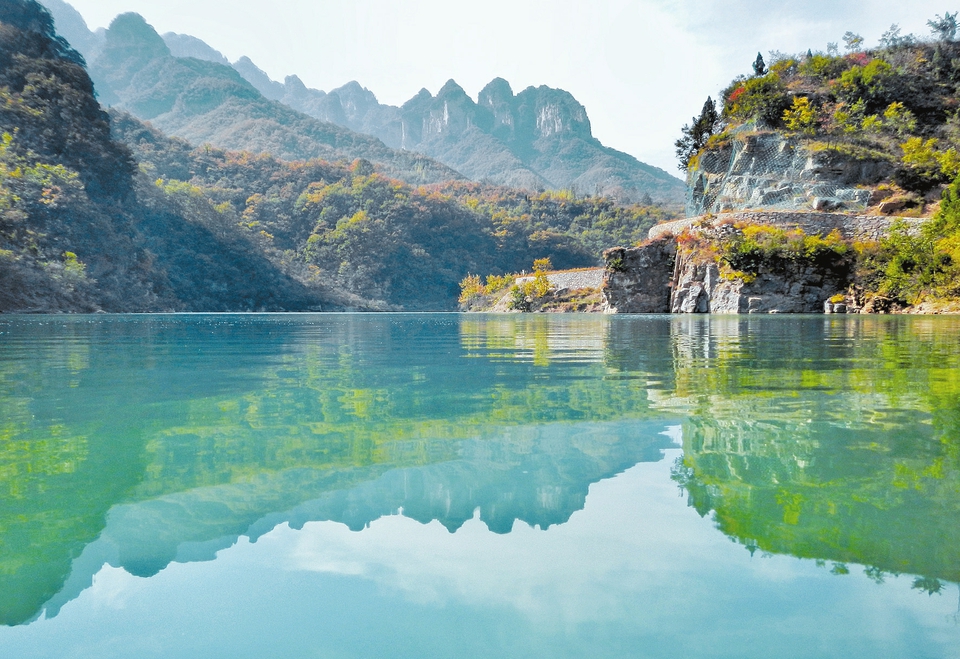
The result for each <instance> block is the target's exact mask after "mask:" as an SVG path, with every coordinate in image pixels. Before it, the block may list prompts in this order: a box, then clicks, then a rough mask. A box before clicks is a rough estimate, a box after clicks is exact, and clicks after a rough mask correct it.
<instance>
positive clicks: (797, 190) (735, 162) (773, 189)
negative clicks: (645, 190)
mask: <svg viewBox="0 0 960 659" xmlns="http://www.w3.org/2000/svg"><path fill="white" fill-rule="evenodd" d="M891 169H892V165H891V164H890V163H888V162H887V161H885V160H879V159H876V160H871V159H862V158H854V157H852V156H849V155H844V154H842V153H840V152H838V151H836V150H832V149H826V148H824V149H821V150H815V147H814V148H811V147H809V146H804V145H801V144H800V143H799V142H796V141H794V140H791V139H789V138H785V137H783V136H782V135H780V134H778V133H774V132H745V131H743V132H739V133H734V134H733V135H732V136H731V137H730V138H729V139H728V140H727V141H726V143H724V144H722V145H721V146H719V147H717V148H713V149H709V150H706V151H704V152H702V153H701V154H700V155H699V156H698V157H696V158H694V159H693V160H692V161H691V163H690V168H689V170H688V174H687V215H689V216H691V217H693V216H697V215H703V214H706V213H720V212H724V211H736V210H756V209H779V210H807V211H835V210H842V211H858V210H864V209H866V207H867V206H868V205H869V203H870V201H871V192H870V190H866V189H861V188H859V187H857V186H862V185H869V184H874V183H878V182H879V181H881V180H882V179H884V178H885V177H887V176H889V175H890V173H891Z"/></svg>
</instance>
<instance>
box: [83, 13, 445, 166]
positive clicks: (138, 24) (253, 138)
mask: <svg viewBox="0 0 960 659" xmlns="http://www.w3.org/2000/svg"><path fill="white" fill-rule="evenodd" d="M170 40H171V41H176V42H178V48H181V47H187V46H189V47H190V48H191V49H194V50H197V49H199V47H198V46H197V44H196V43H194V42H192V41H189V42H184V40H183V39H173V38H171V39H170ZM185 44H186V45H185ZM209 55H210V53H207V56H209ZM251 66H252V64H251ZM241 68H243V67H242V66H241ZM254 68H255V67H254ZM249 69H250V67H247V69H246V70H247V72H248V74H249V73H250V71H249ZM90 70H91V76H92V77H93V79H94V81H95V83H96V87H97V90H98V92H99V95H100V98H101V100H103V101H104V102H106V103H108V104H110V105H113V106H116V107H119V108H122V109H125V110H128V111H130V112H132V113H133V114H134V115H136V116H138V117H140V118H141V119H146V120H149V121H150V122H151V123H152V124H153V125H155V126H157V127H158V128H160V129H161V130H163V131H164V132H166V133H168V134H171V135H176V136H178V137H182V138H184V139H186V140H188V141H190V142H193V143H195V144H202V143H210V144H212V145H214V146H218V147H221V148H226V149H235V150H248V151H258V152H269V153H272V154H274V155H276V156H278V157H280V158H283V159H287V160H304V159H310V158H324V159H326V160H344V159H345V160H348V161H349V160H354V159H356V158H366V159H368V160H371V161H373V162H375V163H378V164H379V165H381V166H382V168H383V171H384V172H385V173H387V174H389V175H390V176H394V177H397V178H401V179H404V180H407V181H410V182H413V183H431V182H439V181H444V180H452V179H459V178H462V176H461V175H460V174H458V173H457V172H455V171H454V170H452V169H450V168H449V167H446V166H443V165H441V164H439V163H437V162H434V161H432V160H430V159H429V158H426V157H423V156H421V155H418V154H413V153H406V152H401V151H396V150H394V149H390V148H388V147H387V146H385V145H384V144H383V143H382V142H381V141H379V140H377V139H376V138H373V137H370V136H368V135H361V134H358V133H355V132H353V131H350V130H348V129H345V128H343V127H341V126H337V125H334V124H329V123H325V122H321V121H318V120H316V119H314V118H312V117H309V116H307V115H304V114H301V113H299V112H296V111H294V110H292V109H291V108H289V107H287V106H285V105H283V104H281V103H278V102H275V101H271V100H269V99H267V98H265V97H264V96H263V95H262V94H261V93H260V91H258V90H257V89H256V87H255V86H254V85H252V84H251V83H249V82H248V81H247V80H245V79H244V78H243V77H242V76H241V75H240V74H239V73H238V72H237V71H236V70H234V68H231V67H229V66H225V65H224V64H221V63H218V62H216V61H210V60H209V59H206V60H201V59H196V58H191V57H187V58H179V57H174V56H173V55H172V54H171V51H170V47H169V46H168V45H167V44H166V42H165V41H164V39H163V38H162V37H161V36H160V35H159V34H157V32H156V31H155V30H154V29H153V28H152V27H151V26H150V25H148V24H147V23H146V22H145V21H144V20H143V18H142V17H140V16H139V15H137V14H122V15H120V16H118V17H117V18H116V19H114V21H113V22H112V23H111V25H110V28H109V29H108V30H107V32H106V34H105V35H104V44H103V47H102V48H101V50H100V51H99V53H98V54H97V57H96V59H94V60H93V61H92V62H91V63H90Z"/></svg>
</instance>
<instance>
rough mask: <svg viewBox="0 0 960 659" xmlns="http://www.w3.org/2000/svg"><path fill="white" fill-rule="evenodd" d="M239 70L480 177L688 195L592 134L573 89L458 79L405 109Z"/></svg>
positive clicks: (340, 119) (612, 192) (288, 97)
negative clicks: (476, 89) (471, 90)
mask: <svg viewBox="0 0 960 659" xmlns="http://www.w3.org/2000/svg"><path fill="white" fill-rule="evenodd" d="M239 64H240V63H239V62H238V63H237V64H235V65H234V68H236V69H237V71H239V72H240V74H241V75H243V76H244V77H245V78H246V79H247V80H248V81H250V82H251V84H253V85H255V86H257V88H258V89H260V90H261V91H262V92H263V93H264V94H267V93H269V94H272V97H274V98H277V99H278V100H280V101H281V102H282V103H284V104H286V105H289V106H290V107H292V108H295V109H297V110H299V111H301V112H304V113H306V114H309V115H311V116H313V117H317V118H318V119H322V120H323V121H329V122H332V123H336V124H339V125H341V126H346V127H348V128H350V129H351V130H355V131H358V132H361V133H366V134H369V135H374V136H376V137H378V138H380V139H381V140H382V141H383V142H384V143H385V144H386V145H388V146H391V147H394V148H400V149H406V150H410V151H418V152H420V153H424V154H426V155H428V156H430V157H431V158H435V159H436V160H439V161H440V162H442V163H444V164H446V165H449V166H450V167H453V168H454V169H456V170H457V171H459V172H461V173H462V174H464V175H466V176H467V177H469V178H470V179H473V180H475V181H485V182H489V183H493V184H496V185H507V186H512V187H521V188H526V189H530V190H536V189H545V188H546V189H553V190H560V189H572V190H574V191H575V192H577V193H580V194H603V195H606V196H612V197H614V198H617V199H620V200H621V201H639V200H641V199H644V198H645V197H646V195H649V196H650V197H651V198H653V199H656V200H658V201H662V202H667V203H671V202H677V201H679V200H680V199H682V197H683V194H684V186H683V183H682V182H681V181H679V180H678V179H676V178H675V177H673V176H672V175H670V174H668V173H666V172H664V171H663V170H660V169H657V168H656V167H651V166H650V165H646V164H644V163H642V162H640V161H639V160H637V159H636V158H634V157H633V156H630V155H628V154H626V153H623V152H620V151H617V150H615V149H611V148H609V147H606V146H604V145H603V144H601V143H600V141H599V140H597V139H596V138H595V137H593V132H592V129H591V126H590V120H589V118H588V117H587V111H586V108H584V107H583V105H581V104H580V103H579V102H578V101H577V100H576V99H575V98H574V97H573V96H572V95H571V94H570V93H568V92H566V91H563V90H562V89H553V88H551V87H546V86H540V87H528V88H527V89H524V90H523V91H521V92H519V93H518V94H514V92H513V89H512V88H511V87H510V84H509V83H508V82H507V81H506V80H503V79H502V78H496V79H495V80H493V81H491V82H490V83H489V84H488V85H487V86H486V87H484V88H483V90H481V92H480V94H479V96H478V99H477V101H474V100H473V99H472V98H470V97H469V96H468V95H467V93H466V92H465V91H464V90H463V88H462V87H460V86H459V85H458V84H457V83H456V82H455V81H453V80H450V81H448V82H447V83H446V84H445V85H444V86H443V87H442V88H441V89H440V91H439V92H437V94H436V96H434V95H432V94H431V93H430V92H429V91H427V90H426V89H422V90H420V92H419V93H418V94H417V95H416V96H414V97H413V98H411V99H410V100H409V101H407V102H406V103H404V104H403V105H402V106H400V107H396V106H391V105H383V104H381V103H380V102H379V101H378V100H377V98H376V96H375V95H374V94H373V92H371V91H370V90H368V89H366V88H364V87H362V86H361V85H360V84H359V83H357V82H355V81H354V82H349V83H347V84H346V85H344V86H343V87H340V88H338V89H335V90H333V91H331V92H329V93H325V92H322V91H319V90H316V89H310V88H308V87H306V85H304V84H303V82H302V81H301V80H300V79H299V78H298V77H296V76H289V77H287V78H286V79H285V81H284V82H283V83H282V84H281V83H279V82H276V81H273V80H270V79H269V77H268V76H267V75H266V74H265V73H264V72H263V71H261V70H260V69H258V68H256V67H255V66H253V65H252V62H250V61H249V60H246V62H244V63H243V65H242V66H240V65H239Z"/></svg>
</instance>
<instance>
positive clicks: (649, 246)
mask: <svg viewBox="0 0 960 659" xmlns="http://www.w3.org/2000/svg"><path fill="white" fill-rule="evenodd" d="M676 255H677V244H676V241H674V240H673V239H672V238H668V239H663V240H654V241H650V242H648V243H646V244H645V245H641V246H640V247H632V248H625V247H614V248H613V249H608V250H607V251H605V252H604V253H603V258H604V261H605V262H606V270H605V272H604V278H603V287H602V289H601V292H602V294H603V311H604V312H605V313H668V312H669V311H670V291H671V285H672V283H673V271H674V263H675V261H676Z"/></svg>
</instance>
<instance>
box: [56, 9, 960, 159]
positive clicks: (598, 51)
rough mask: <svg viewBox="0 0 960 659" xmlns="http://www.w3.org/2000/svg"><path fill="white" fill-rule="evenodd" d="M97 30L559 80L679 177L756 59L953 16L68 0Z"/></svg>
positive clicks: (379, 80) (320, 62) (261, 60)
mask: <svg viewBox="0 0 960 659" xmlns="http://www.w3.org/2000/svg"><path fill="white" fill-rule="evenodd" d="M67 1H68V2H70V4H72V5H73V6H74V7H75V8H76V9H77V10H78V11H79V12H80V13H81V14H82V15H83V17H84V19H85V20H86V22H87V25H88V26H89V27H90V28H91V29H96V28H98V27H106V26H107V25H109V23H110V21H111V20H112V19H113V18H114V17H115V16H116V15H117V14H120V13H123V12H127V11H134V12H137V13H139V14H141V15H142V16H143V17H144V18H145V19H146V20H147V22H148V23H150V24H151V25H153V26H154V28H156V30H157V31H158V32H160V33H161V34H163V33H164V32H179V33H183V34H190V35H193V36H195V37H198V38H200V39H202V40H203V41H205V42H207V43H208V44H210V45H211V46H213V47H214V48H216V49H217V50H219V51H220V52H222V53H223V54H224V55H225V56H226V57H227V58H228V59H229V60H230V61H236V60H237V59H239V58H240V57H241V56H242V55H247V56H249V57H250V59H252V60H253V61H254V62H255V63H256V64H257V66H259V67H260V68H261V69H263V70H264V71H266V72H267V73H268V74H269V75H270V77H272V78H273V79H275V80H280V81H283V79H284V77H285V76H287V75H290V74H297V75H298V76H300V78H301V79H302V80H303V81H304V83H306V84H307V86H309V87H315V88H317V89H323V90H330V89H332V88H334V87H339V86H341V85H343V84H344V83H346V82H349V81H350V80H357V81H358V82H360V84H362V85H363V86H364V87H367V88H368V89H370V90H371V91H373V92H374V93H375V94H376V95H377V98H378V99H379V100H380V102H382V103H390V104H394V105H399V104H401V103H403V102H404V101H406V100H408V99H409V98H410V97H412V96H413V95H414V94H416V93H417V91H419V90H420V88H422V87H426V88H427V89H429V90H430V91H431V92H433V93H436V91H437V90H438V89H439V88H440V87H441V86H442V85H443V83H444V82H446V81H447V80H448V79H450V78H453V79H455V80H456V81H457V82H458V83H460V85H461V86H462V87H463V88H464V89H465V90H466V91H467V93H469V94H471V95H472V96H473V97H474V98H476V94H477V92H479V90H480V89H481V88H482V87H483V86H484V85H485V84H486V83H487V82H489V81H490V80H491V79H493V78H495V77H497V76H499V77H502V78H505V79H507V80H508V81H509V82H510V84H511V85H512V86H513V88H514V91H519V90H521V89H523V88H524V87H527V86H529V85H549V86H551V87H559V88H562V89H565V90H567V91H569V92H570V93H571V94H573V95H574V96H575V97H576V98H577V100H579V101H580V102H581V103H583V104H584V105H585V106H586V108H587V112H588V114H589V116H590V120H591V122H592V124H593V130H594V135H596V137H597V138H599V139H600V141H602V142H603V143H604V144H606V145H607V146H611V147H613V148H615V149H620V150H621V151H626V152H627V153H630V154H632V155H634V156H636V157H637V158H639V159H640V160H643V161H644V162H647V163H650V164H651V165H655V166H657V167H661V168H663V169H665V170H667V171H669V172H671V173H672V174H678V173H679V172H678V171H677V168H676V160H675V158H674V156H673V142H674V140H676V139H677V138H678V137H679V133H680V127H681V126H682V125H683V124H684V123H685V122H688V121H690V117H691V116H692V115H694V114H696V113H698V112H699V111H700V108H701V106H702V105H703V101H704V99H705V98H706V97H707V96H708V95H712V96H714V97H716V95H717V93H718V92H719V90H721V89H722V88H723V87H725V86H726V85H727V84H728V83H729V81H730V80H731V79H732V78H733V77H734V76H735V75H738V74H741V73H748V72H750V64H751V63H752V62H753V59H754V58H755V57H756V54H757V52H758V51H759V52H761V53H763V55H764V57H767V54H768V51H771V50H779V51H783V52H788V53H790V52H806V50H807V49H808V48H811V49H813V50H814V51H816V50H825V49H826V45H827V42H841V41H842V35H843V33H844V32H846V31H847V30H851V31H853V32H856V33H858V34H861V35H862V36H863V37H864V38H865V40H866V45H867V46H873V45H876V43H877V41H878V39H879V38H880V35H881V34H882V33H883V32H885V31H886V30H887V29H888V28H889V27H890V25H891V24H893V23H897V24H899V26H900V27H901V29H902V31H903V33H904V34H906V33H910V32H912V33H915V34H917V35H920V36H926V35H927V34H928V33H929V30H928V28H927V26H926V21H927V20H928V19H930V18H933V17H934V15H935V14H943V13H944V12H945V11H951V12H952V11H956V8H955V7H953V6H949V5H948V6H944V5H943V4H942V2H940V1H931V0H911V1H910V2H904V1H903V0H873V1H868V2H856V1H852V0H832V1H826V0H816V1H813V2H803V1H795V2H790V3H787V2H784V3H772V2H766V1H763V0H724V1H723V2H711V1H709V0H699V1H698V0H632V1H630V0H592V1H591V2H583V0H549V1H548V0H487V1H485V2H478V1H475V0H470V1H466V2H456V1H451V0H443V1H441V0H404V2H396V1H390V0H337V1H331V0H269V1H266V0H161V1H159V2H158V1H157V0H67Z"/></svg>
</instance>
